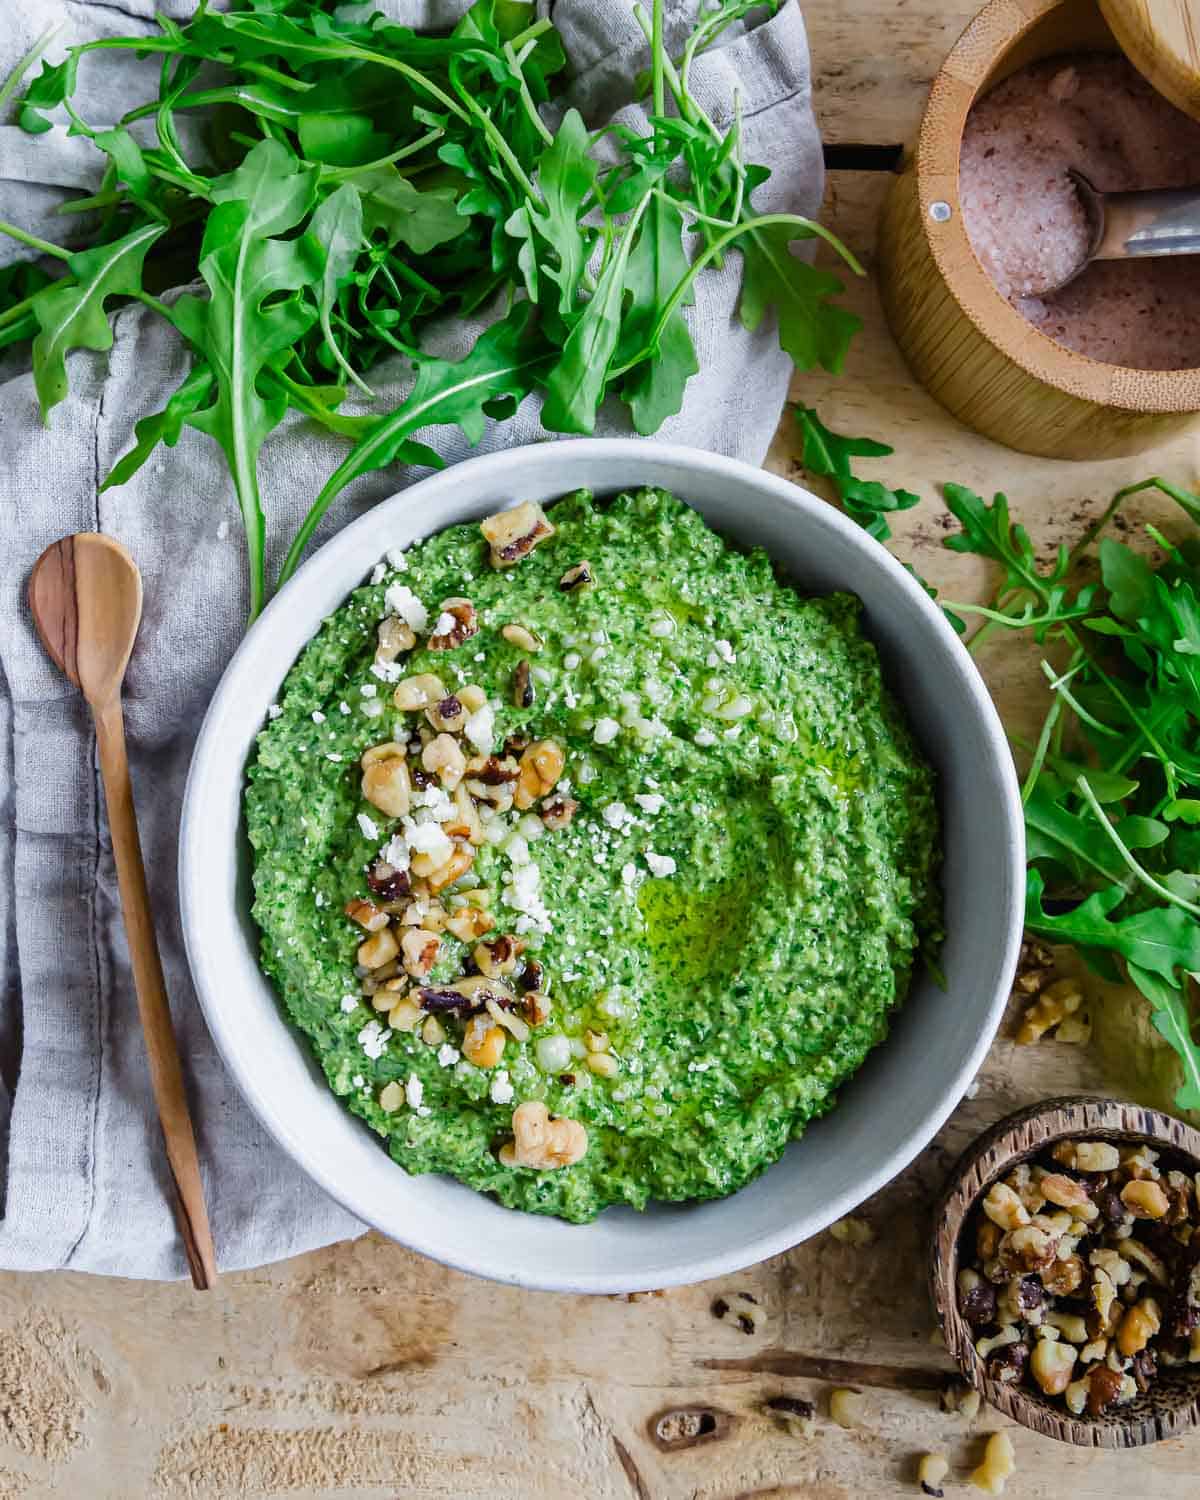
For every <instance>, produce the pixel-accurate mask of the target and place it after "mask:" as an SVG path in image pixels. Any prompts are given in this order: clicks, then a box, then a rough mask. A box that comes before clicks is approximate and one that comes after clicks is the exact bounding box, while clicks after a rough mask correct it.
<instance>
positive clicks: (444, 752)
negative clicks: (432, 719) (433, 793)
mask: <svg viewBox="0 0 1200 1500" xmlns="http://www.w3.org/2000/svg"><path fill="white" fill-rule="evenodd" d="M421 764H422V766H424V768H425V769H426V770H427V771H431V772H433V773H434V774H435V775H436V776H437V778H438V780H439V781H440V782H441V783H442V785H443V786H444V787H445V788H446V790H447V791H448V792H452V791H453V790H454V789H455V787H456V786H457V785H458V784H459V782H460V781H461V780H462V779H463V776H464V774H465V772H466V769H467V757H466V756H465V755H464V754H463V753H462V749H461V747H460V746H459V743H458V741H457V740H456V739H454V738H453V736H451V735H448V734H439V735H436V736H435V737H434V738H433V739H432V740H430V742H429V743H428V745H426V746H425V748H424V749H423V750H422V751H421Z"/></svg>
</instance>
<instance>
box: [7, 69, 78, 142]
mask: <svg viewBox="0 0 1200 1500" xmlns="http://www.w3.org/2000/svg"><path fill="white" fill-rule="evenodd" d="M76 66H77V64H76V61H75V53H73V52H69V53H68V54H67V56H66V57H65V58H63V60H62V62H60V63H48V62H44V63H43V64H42V71H41V72H40V73H39V74H38V76H37V77H36V78H35V79H34V80H33V82H32V83H31V84H30V85H29V87H28V88H27V89H26V91H25V97H24V99H23V100H22V101H21V110H20V113H19V115H18V116H17V120H18V123H19V125H20V126H21V129H22V130H24V131H27V132H28V133H29V134H30V135H43V134H44V133H45V132H46V131H47V130H49V129H50V128H51V125H52V123H53V122H52V121H50V120H48V119H47V118H46V116H45V115H44V114H43V113H42V111H43V110H45V109H54V108H56V107H57V106H58V105H60V104H61V103H62V102H63V101H64V100H65V99H66V97H67V95H68V94H69V93H71V92H72V90H73V88H74V86H75V70H76Z"/></svg>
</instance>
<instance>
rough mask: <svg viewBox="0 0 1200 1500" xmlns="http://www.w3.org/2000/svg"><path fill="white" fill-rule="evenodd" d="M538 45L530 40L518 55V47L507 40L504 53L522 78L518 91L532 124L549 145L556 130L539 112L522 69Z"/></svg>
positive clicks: (515, 71)
mask: <svg viewBox="0 0 1200 1500" xmlns="http://www.w3.org/2000/svg"><path fill="white" fill-rule="evenodd" d="M536 46H537V43H536V42H529V43H527V44H526V48H525V50H524V51H523V52H522V53H521V54H519V55H518V53H517V51H516V49H515V48H514V47H513V44H512V43H511V42H505V44H504V55H505V57H506V58H507V59H508V65H509V67H510V68H511V69H512V70H513V72H514V73H515V74H516V75H517V77H518V78H519V79H520V83H519V84H518V92H519V93H520V96H521V103H522V104H523V105H524V106H525V113H526V115H527V117H528V119H529V122H530V124H531V125H532V126H533V128H534V129H535V130H536V131H537V133H538V134H539V135H540V136H541V138H542V140H543V142H544V143H545V144H546V145H547V146H553V144H554V132H553V131H552V130H551V129H550V128H549V126H548V125H547V124H546V122H545V120H543V119H542V117H541V115H539V114H538V109H537V105H536V104H535V103H534V102H533V95H532V94H531V93H530V92H529V85H528V83H526V81H525V74H524V73H523V72H522V71H521V65H522V63H523V62H524V61H525V58H526V57H527V56H528V55H529V53H530V52H532V51H533V49H534V47H536Z"/></svg>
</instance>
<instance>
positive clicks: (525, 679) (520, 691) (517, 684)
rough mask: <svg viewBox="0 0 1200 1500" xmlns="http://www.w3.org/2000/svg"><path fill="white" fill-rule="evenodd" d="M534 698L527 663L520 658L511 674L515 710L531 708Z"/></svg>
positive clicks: (531, 678)
mask: <svg viewBox="0 0 1200 1500" xmlns="http://www.w3.org/2000/svg"><path fill="white" fill-rule="evenodd" d="M536 696H537V695H536V694H535V692H534V689H533V677H532V674H531V671H530V667H529V663H528V662H527V661H525V660H524V659H523V658H522V660H521V661H519V662H518V663H517V670H516V671H515V672H514V673H513V703H514V704H515V705H516V707H517V708H532V707H533V701H534V698H535V697H536Z"/></svg>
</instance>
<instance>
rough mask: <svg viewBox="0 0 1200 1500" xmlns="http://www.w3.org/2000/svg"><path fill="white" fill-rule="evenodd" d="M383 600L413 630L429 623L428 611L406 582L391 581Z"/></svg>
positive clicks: (422, 628) (423, 627) (422, 627)
mask: <svg viewBox="0 0 1200 1500" xmlns="http://www.w3.org/2000/svg"><path fill="white" fill-rule="evenodd" d="M383 602H384V604H385V605H386V606H387V608H388V609H390V610H391V612H392V613H393V614H394V615H399V616H400V618H401V619H402V620H403V621H404V623H405V624H406V625H409V626H411V627H412V629H413V630H418V631H420V630H424V629H425V627H426V626H427V625H428V624H429V611H428V610H427V609H426V608H425V606H424V605H423V604H422V603H421V601H420V600H419V599H418V598H417V596H416V594H414V593H413V591H412V589H410V588H409V586H408V585H407V584H406V583H393V584H392V585H391V586H390V587H389V588H388V591H387V593H386V594H384V596H383Z"/></svg>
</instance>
